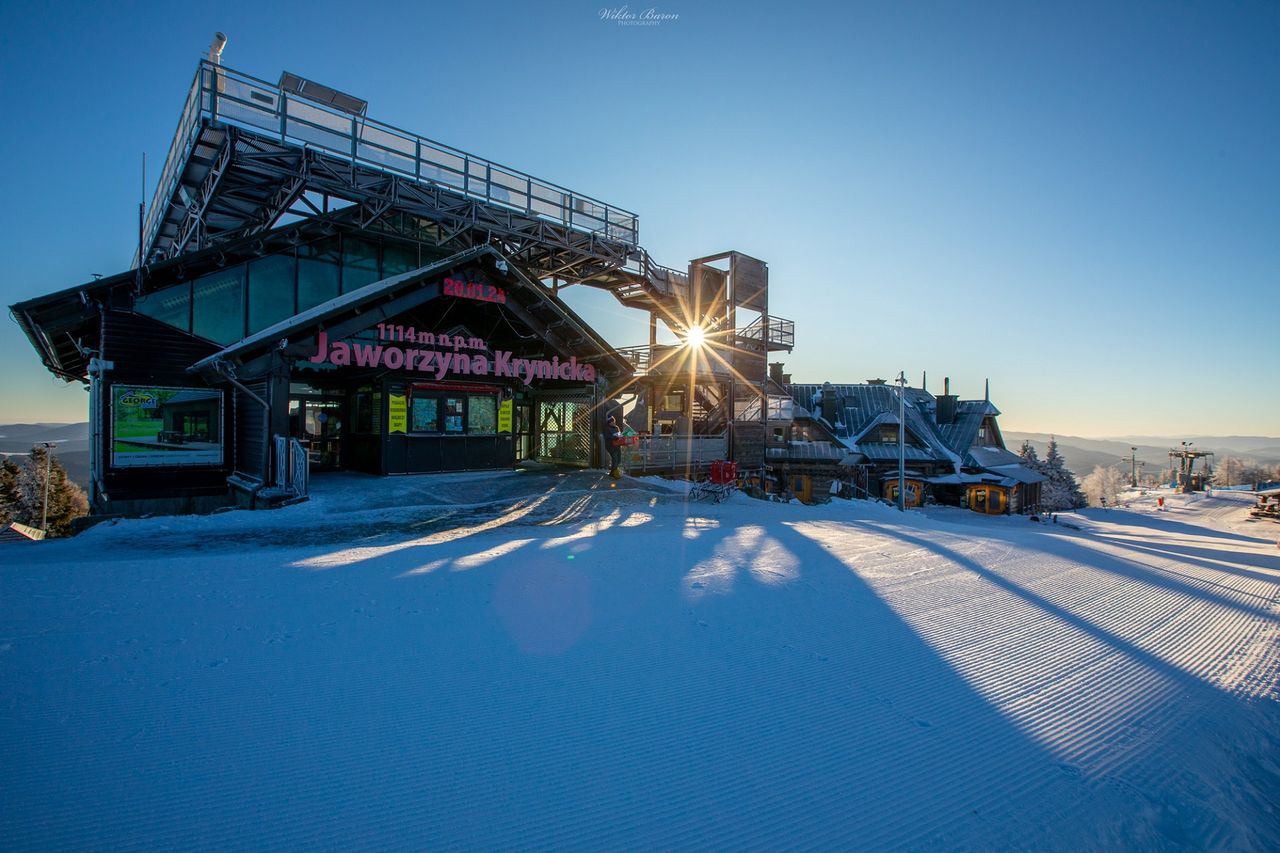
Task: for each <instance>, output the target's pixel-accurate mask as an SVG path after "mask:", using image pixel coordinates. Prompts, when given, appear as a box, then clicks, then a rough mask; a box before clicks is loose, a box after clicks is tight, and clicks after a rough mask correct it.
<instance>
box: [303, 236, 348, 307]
mask: <svg viewBox="0 0 1280 853" xmlns="http://www.w3.org/2000/svg"><path fill="white" fill-rule="evenodd" d="M341 277H342V249H341V246H340V244H339V242H338V238H337V237H326V238H325V239H323V240H317V241H316V242H314V243H308V244H307V245H305V246H299V247H298V310H299V311H306V310H307V309H308V308H314V307H315V306H317V305H319V304H320V303H321V302H328V301H329V300H330V299H333V298H334V297H335V296H337V295H338V282H339V281H341Z"/></svg>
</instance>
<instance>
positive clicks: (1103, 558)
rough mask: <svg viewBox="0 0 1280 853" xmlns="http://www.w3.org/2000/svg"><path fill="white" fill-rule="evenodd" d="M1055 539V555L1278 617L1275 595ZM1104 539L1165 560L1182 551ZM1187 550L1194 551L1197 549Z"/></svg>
mask: <svg viewBox="0 0 1280 853" xmlns="http://www.w3.org/2000/svg"><path fill="white" fill-rule="evenodd" d="M1053 538H1054V553H1055V554H1058V555H1060V556H1063V557H1066V558H1067V559H1069V560H1073V561H1075V562H1078V563H1082V564H1084V565H1087V566H1090V567H1092V568H1096V569H1098V570H1099V571H1103V572H1107V573H1108V574H1112V575H1115V576H1117V577H1122V578H1125V579H1127V580H1132V581H1137V582H1139V583H1144V584H1147V585H1150V586H1155V587H1159V588H1161V589H1167V590H1170V591H1172V592H1178V593H1182V594H1185V595H1190V596H1194V597H1195V598H1200V599H1203V600H1205V601H1208V602H1210V603H1212V604H1215V605H1219V606H1221V607H1227V608H1230V609H1232V610H1236V611H1239V612H1241V613H1246V614H1248V615H1250V616H1259V617H1262V618H1264V619H1273V620H1274V619H1276V618H1277V613H1276V609H1275V606H1274V604H1275V599H1274V598H1273V597H1267V596H1262V595H1258V594H1257V593H1253V592H1249V591H1247V590H1240V589H1236V588H1234V587H1229V586H1225V585H1224V584H1220V583H1218V582H1216V581H1213V580H1211V579H1208V578H1197V577H1194V576H1192V575H1186V574H1183V573H1182V572H1179V571H1177V570H1176V569H1168V568H1161V567H1159V566H1152V565H1150V564H1148V563H1145V562H1142V561H1141V560H1139V559H1137V558H1136V556H1134V557H1126V556H1119V555H1116V554H1108V553H1106V552H1104V551H1100V550H1098V549H1095V548H1089V547H1087V546H1086V545H1082V544H1080V541H1078V540H1076V539H1075V538H1073V537H1067V536H1064V535H1057V534H1054V535H1053ZM1086 541H1087V540H1086ZM1103 541H1105V542H1106V544H1108V545H1111V546H1112V547H1116V548H1131V549H1133V550H1135V551H1140V552H1144V553H1151V554H1152V555H1153V556H1158V557H1161V558H1163V559H1171V560H1177V559H1178V558H1179V557H1181V553H1180V552H1179V551H1167V552H1166V551H1160V550H1157V549H1151V548H1146V547H1144V546H1141V545H1136V544H1134V543H1129V542H1122V541H1117V540H1116V539H1113V538H1108V539H1105V540H1103ZM1188 550H1192V551H1195V550H1198V549H1188ZM1186 559H1187V561H1188V562H1191V563H1195V564H1197V565H1202V566H1204V567H1205V568H1208V569H1212V570H1214V571H1219V572H1225V573H1231V574H1240V575H1245V576H1247V577H1250V578H1253V579H1256V580H1263V581H1266V582H1268V583H1270V584H1273V585H1280V577H1275V576H1267V575H1261V574H1258V573H1255V572H1248V571H1247V570H1243V569H1240V570H1237V569H1231V568H1226V567H1223V566H1221V565H1217V564H1214V563H1210V562H1206V561H1203V560H1198V559H1197V558H1195V557H1188V558H1186ZM1212 586H1217V587H1224V588H1225V589H1227V590H1229V591H1230V593H1221V592H1215V591H1213V590H1211V589H1206V587H1212ZM1239 598H1251V599H1258V600H1260V601H1261V602H1262V604H1245V603H1243V602H1241V601H1239V600H1238V599H1239Z"/></svg>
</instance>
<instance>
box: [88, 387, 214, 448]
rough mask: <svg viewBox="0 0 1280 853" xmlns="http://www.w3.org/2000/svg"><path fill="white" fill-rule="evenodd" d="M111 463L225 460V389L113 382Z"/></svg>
mask: <svg viewBox="0 0 1280 853" xmlns="http://www.w3.org/2000/svg"><path fill="white" fill-rule="evenodd" d="M110 419H111V465H112V467H115V468H140V467H152V466H162V465H221V464H222V392H221V391H215V390H211V389H209V388H154V387H141V386H137V385H114V386H112V388H111V414H110Z"/></svg>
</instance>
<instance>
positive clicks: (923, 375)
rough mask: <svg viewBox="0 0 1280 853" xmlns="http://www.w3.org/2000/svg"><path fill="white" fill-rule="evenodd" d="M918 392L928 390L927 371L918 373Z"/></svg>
mask: <svg viewBox="0 0 1280 853" xmlns="http://www.w3.org/2000/svg"><path fill="white" fill-rule="evenodd" d="M920 390H921V391H925V392H927V391H928V390H929V371H927V370H922V371H920Z"/></svg>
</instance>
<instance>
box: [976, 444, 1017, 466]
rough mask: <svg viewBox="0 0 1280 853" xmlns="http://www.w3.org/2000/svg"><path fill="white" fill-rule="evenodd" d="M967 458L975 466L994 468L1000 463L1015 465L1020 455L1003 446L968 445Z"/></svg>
mask: <svg viewBox="0 0 1280 853" xmlns="http://www.w3.org/2000/svg"><path fill="white" fill-rule="evenodd" d="M967 457H968V459H967V460H966V461H968V460H972V463H973V465H974V466H975V467H977V468H995V467H998V466H1000V465H1017V464H1018V463H1019V462H1020V461H1021V460H1022V457H1021V456H1019V455H1018V454H1016V453H1012V452H1010V451H1008V450H1005V449H1004V448H1003V447H970V448H969V450H968V453H967Z"/></svg>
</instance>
